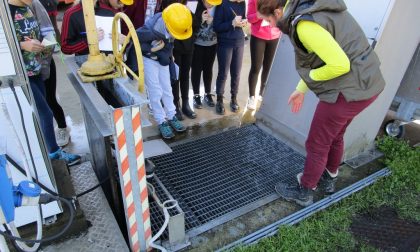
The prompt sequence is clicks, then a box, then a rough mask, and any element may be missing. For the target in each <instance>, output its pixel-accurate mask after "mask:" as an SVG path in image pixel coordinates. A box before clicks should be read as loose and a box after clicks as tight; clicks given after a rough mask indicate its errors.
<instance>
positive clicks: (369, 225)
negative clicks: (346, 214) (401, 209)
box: [350, 207, 420, 252]
mask: <svg viewBox="0 0 420 252" xmlns="http://www.w3.org/2000/svg"><path fill="white" fill-rule="evenodd" d="M350 230H351V232H352V233H353V234H354V235H355V236H356V237H357V238H358V239H360V240H363V241H366V242H368V243H369V244H371V245H373V246H375V247H377V248H379V249H381V250H383V251H407V252H408V251H413V252H415V251H418V250H419V248H420V223H413V222H408V221H405V220H403V219H400V218H399V217H398V214H397V213H396V212H395V210H394V209H392V208H389V207H382V208H378V209H373V210H371V211H369V213H366V214H362V215H359V216H356V217H355V218H354V219H353V223H352V224H351V226H350Z"/></svg>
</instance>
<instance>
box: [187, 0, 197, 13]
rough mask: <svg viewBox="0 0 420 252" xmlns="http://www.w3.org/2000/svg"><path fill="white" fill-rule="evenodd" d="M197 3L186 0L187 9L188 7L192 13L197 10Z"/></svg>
mask: <svg viewBox="0 0 420 252" xmlns="http://www.w3.org/2000/svg"><path fill="white" fill-rule="evenodd" d="M197 4H198V2H197V1H188V2H187V7H188V9H190V11H191V12H192V13H195V11H196V10H197Z"/></svg>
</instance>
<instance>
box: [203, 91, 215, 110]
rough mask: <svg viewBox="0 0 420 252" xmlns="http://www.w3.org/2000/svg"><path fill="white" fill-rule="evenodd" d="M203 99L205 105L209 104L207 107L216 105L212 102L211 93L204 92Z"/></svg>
mask: <svg viewBox="0 0 420 252" xmlns="http://www.w3.org/2000/svg"><path fill="white" fill-rule="evenodd" d="M204 101H205V102H206V104H207V106H209V107H214V106H215V105H216V104H214V101H213V95H212V94H205V95H204Z"/></svg>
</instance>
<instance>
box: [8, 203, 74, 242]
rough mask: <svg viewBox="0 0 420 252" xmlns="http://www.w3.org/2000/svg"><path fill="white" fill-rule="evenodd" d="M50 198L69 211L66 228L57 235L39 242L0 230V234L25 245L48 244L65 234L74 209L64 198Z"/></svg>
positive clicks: (72, 218)
mask: <svg viewBox="0 0 420 252" xmlns="http://www.w3.org/2000/svg"><path fill="white" fill-rule="evenodd" d="M52 198H54V199H56V200H60V201H62V202H63V203H64V204H66V205H67V207H68V209H69V210H70V218H69V220H68V221H67V224H66V226H65V227H64V228H63V229H62V230H61V231H60V232H58V233H57V234H55V235H52V236H50V237H47V238H42V239H39V240H31V239H24V238H20V237H16V236H13V235H11V234H8V233H7V232H4V231H1V230H0V234H1V235H3V236H4V237H7V238H9V239H11V240H13V241H21V242H25V243H42V242H49V241H52V240H55V239H57V238H59V237H61V236H62V235H63V234H64V233H65V232H67V230H68V229H69V228H70V226H71V224H72V223H73V220H74V215H75V213H74V207H73V204H72V202H71V201H69V200H68V199H65V198H62V197H56V196H52Z"/></svg>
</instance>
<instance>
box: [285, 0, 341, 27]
mask: <svg viewBox="0 0 420 252" xmlns="http://www.w3.org/2000/svg"><path fill="white" fill-rule="evenodd" d="M345 10H347V6H346V4H345V3H344V1H343V0H289V1H287V3H286V6H285V7H284V10H283V17H282V18H281V19H280V20H279V21H278V22H277V26H278V27H279V29H280V30H281V31H282V32H283V33H285V34H289V33H290V27H291V26H292V25H294V23H293V21H294V20H295V19H296V18H297V17H300V16H303V15H310V14H312V13H316V12H321V11H325V12H342V11H345Z"/></svg>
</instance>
